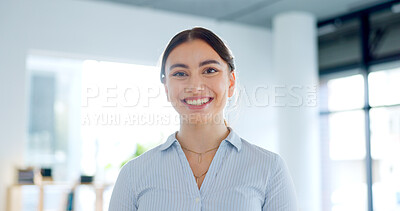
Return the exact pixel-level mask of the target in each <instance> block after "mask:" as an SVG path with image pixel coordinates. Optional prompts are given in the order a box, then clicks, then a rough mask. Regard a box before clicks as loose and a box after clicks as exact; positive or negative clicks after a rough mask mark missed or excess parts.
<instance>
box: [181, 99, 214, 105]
mask: <svg viewBox="0 0 400 211" xmlns="http://www.w3.org/2000/svg"><path fill="white" fill-rule="evenodd" d="M185 101H186V103H187V104H189V105H202V104H205V103H207V102H208V101H210V98H202V99H197V100H185Z"/></svg>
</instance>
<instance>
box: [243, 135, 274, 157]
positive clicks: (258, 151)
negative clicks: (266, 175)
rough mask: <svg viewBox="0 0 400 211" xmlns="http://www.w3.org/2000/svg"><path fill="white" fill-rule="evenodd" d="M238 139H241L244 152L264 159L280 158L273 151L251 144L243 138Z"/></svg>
mask: <svg viewBox="0 0 400 211" xmlns="http://www.w3.org/2000/svg"><path fill="white" fill-rule="evenodd" d="M240 139H241V141H242V150H243V153H244V154H247V155H251V156H253V157H257V158H260V159H266V160H277V159H279V158H280V156H279V155H278V154H277V153H275V152H271V151H269V150H267V149H264V148H262V147H260V146H257V145H255V144H252V143H250V142H248V141H247V140H245V139H243V138H240Z"/></svg>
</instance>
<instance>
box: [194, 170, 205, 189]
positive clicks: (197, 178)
mask: <svg viewBox="0 0 400 211" xmlns="http://www.w3.org/2000/svg"><path fill="white" fill-rule="evenodd" d="M207 172H208V169H207V171H206V172H204V173H203V174H202V175H200V176H196V175H195V174H194V173H193V176H194V177H195V178H196V183H197V186H199V179H200V178H201V177H202V176H204V175H206V174H207Z"/></svg>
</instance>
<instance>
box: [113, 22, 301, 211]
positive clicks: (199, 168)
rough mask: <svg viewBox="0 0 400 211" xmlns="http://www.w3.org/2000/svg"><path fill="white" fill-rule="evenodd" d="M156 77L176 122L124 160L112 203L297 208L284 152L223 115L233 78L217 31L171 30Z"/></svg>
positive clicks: (174, 209)
mask: <svg viewBox="0 0 400 211" xmlns="http://www.w3.org/2000/svg"><path fill="white" fill-rule="evenodd" d="M161 82H162V83H163V84H164V87H165V92H166V95H167V98H168V101H169V102H171V104H172V105H173V107H174V108H175V110H176V111H177V112H178V113H179V116H180V129H179V131H177V132H176V133H174V134H172V135H170V136H169V138H168V139H167V141H166V142H165V143H164V144H161V145H159V146H157V147H155V148H153V149H151V150H149V151H148V152H146V153H144V154H143V155H141V156H139V157H137V158H136V159H134V160H132V161H130V162H128V163H127V164H126V165H125V166H124V167H123V168H122V170H121V172H120V174H119V177H118V179H117V182H116V184H115V187H114V191H113V194H112V197H111V202H110V208H109V210H110V211H117V210H118V211H120V210H146V211H153V210H154V211H158V210H163V211H164V210H171V211H178V210H217V211H219V210H227V211H235V210H238V211H239V210H240V211H243V210H270V211H280V210H297V205H296V199H295V193H294V188H293V184H292V181H291V178H290V176H289V174H288V171H287V168H286V166H285V164H284V162H283V161H282V159H281V158H280V157H279V156H278V155H276V154H274V153H272V152H269V151H267V150H265V149H262V148H260V147H257V146H255V145H252V144H250V143H249V142H247V141H245V140H244V139H241V138H240V137H239V136H238V135H237V134H236V133H235V132H234V131H233V130H232V128H230V127H228V126H227V125H226V123H225V121H224V114H223V109H224V107H225V104H226V102H227V99H228V98H229V97H232V95H233V93H234V90H235V84H236V79H235V65H234V62H233V57H232V55H231V52H230V51H229V49H228V48H227V47H226V45H225V44H224V43H223V42H222V41H221V39H220V38H219V37H218V36H216V35H215V34H214V33H213V32H211V31H209V30H207V29H204V28H193V29H191V30H186V31H182V32H180V33H178V34H177V35H175V37H173V38H172V40H171V41H170V43H169V44H168V46H167V48H166V49H165V51H164V54H163V58H162V64H161Z"/></svg>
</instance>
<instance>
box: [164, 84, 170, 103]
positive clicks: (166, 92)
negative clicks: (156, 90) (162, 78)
mask: <svg viewBox="0 0 400 211" xmlns="http://www.w3.org/2000/svg"><path fill="white" fill-rule="evenodd" d="M164 89H165V94H166V95H167V100H168V102H171V101H170V100H169V95H168V87H167V85H166V83H165V82H164Z"/></svg>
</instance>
